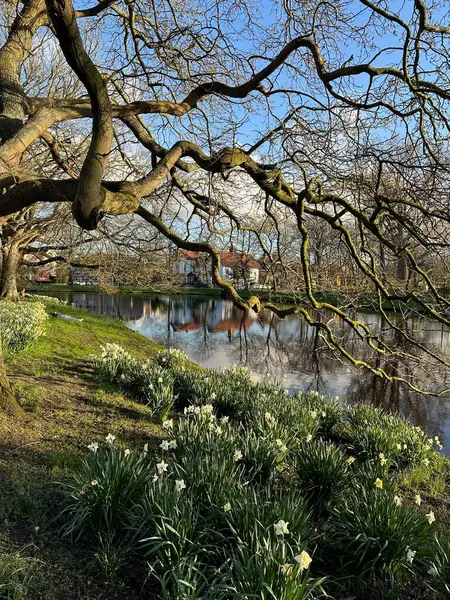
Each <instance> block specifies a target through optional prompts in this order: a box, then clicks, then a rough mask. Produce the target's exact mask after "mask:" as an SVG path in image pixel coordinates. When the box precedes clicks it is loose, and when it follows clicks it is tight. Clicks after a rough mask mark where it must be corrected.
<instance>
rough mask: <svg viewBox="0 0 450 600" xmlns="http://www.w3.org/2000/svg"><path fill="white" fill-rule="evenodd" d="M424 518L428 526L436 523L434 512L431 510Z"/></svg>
mask: <svg viewBox="0 0 450 600" xmlns="http://www.w3.org/2000/svg"><path fill="white" fill-rule="evenodd" d="M425 516H426V518H427V521H428V523H429V524H430V525H431V524H432V523H434V522H435V521H436V517H435V516H434V512H433V511H432V510H430V512H429V513H427V514H426V515H425Z"/></svg>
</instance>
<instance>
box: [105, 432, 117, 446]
mask: <svg viewBox="0 0 450 600" xmlns="http://www.w3.org/2000/svg"><path fill="white" fill-rule="evenodd" d="M115 439H116V436H115V435H113V434H112V433H108V435H107V436H106V442H107V443H108V444H114V440H115Z"/></svg>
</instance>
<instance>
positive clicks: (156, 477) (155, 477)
mask: <svg viewBox="0 0 450 600" xmlns="http://www.w3.org/2000/svg"><path fill="white" fill-rule="evenodd" d="M157 481H158V475H157V474H156V473H155V474H154V475H153V479H152V482H153V483H156V482H157Z"/></svg>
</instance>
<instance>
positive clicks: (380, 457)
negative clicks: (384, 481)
mask: <svg viewBox="0 0 450 600" xmlns="http://www.w3.org/2000/svg"><path fill="white" fill-rule="evenodd" d="M378 458H379V459H380V463H381V465H382V466H383V467H384V465H385V464H386V463H387V458H386V457H385V455H384V454H383V453H382V452H380V454H379V455H378Z"/></svg>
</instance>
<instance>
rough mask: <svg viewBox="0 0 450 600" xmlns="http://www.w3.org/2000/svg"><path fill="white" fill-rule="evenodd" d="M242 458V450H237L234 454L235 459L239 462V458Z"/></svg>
mask: <svg viewBox="0 0 450 600" xmlns="http://www.w3.org/2000/svg"><path fill="white" fill-rule="evenodd" d="M241 458H242V452H241V451H240V450H235V451H234V454H233V459H234V461H235V462H237V461H238V460H241Z"/></svg>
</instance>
